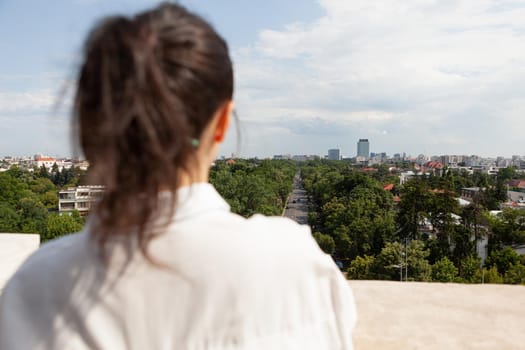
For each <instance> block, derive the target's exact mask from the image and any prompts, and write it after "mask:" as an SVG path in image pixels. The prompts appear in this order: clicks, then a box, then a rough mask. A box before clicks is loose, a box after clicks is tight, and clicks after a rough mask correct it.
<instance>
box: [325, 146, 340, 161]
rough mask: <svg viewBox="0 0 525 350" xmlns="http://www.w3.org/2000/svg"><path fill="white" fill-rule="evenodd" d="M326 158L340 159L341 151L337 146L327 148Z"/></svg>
mask: <svg viewBox="0 0 525 350" xmlns="http://www.w3.org/2000/svg"><path fill="white" fill-rule="evenodd" d="M328 159H330V160H339V159H341V152H340V151H339V149H338V148H334V149H329V150H328Z"/></svg>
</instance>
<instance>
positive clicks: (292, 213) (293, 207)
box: [284, 174, 308, 224]
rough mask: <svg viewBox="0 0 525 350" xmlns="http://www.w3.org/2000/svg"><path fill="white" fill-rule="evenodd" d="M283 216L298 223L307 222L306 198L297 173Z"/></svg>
mask: <svg viewBox="0 0 525 350" xmlns="http://www.w3.org/2000/svg"><path fill="white" fill-rule="evenodd" d="M284 216H286V217H288V218H290V219H292V220H295V221H297V222H298V223H300V224H308V198H307V196H306V191H305V190H304V189H303V186H302V184H301V178H300V177H299V174H296V175H295V178H294V184H293V191H292V193H291V194H290V197H289V198H288V205H287V206H286V209H285V211H284Z"/></svg>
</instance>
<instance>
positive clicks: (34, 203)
mask: <svg viewBox="0 0 525 350" xmlns="http://www.w3.org/2000/svg"><path fill="white" fill-rule="evenodd" d="M296 171H297V169H296V165H295V164H294V163H293V162H291V161H268V160H262V161H260V160H255V159H254V160H242V159H239V160H231V161H228V162H227V161H217V162H216V164H215V165H214V166H213V167H212V169H211V174H210V181H211V182H212V183H213V185H214V186H215V187H216V188H217V190H218V192H219V193H220V194H221V195H222V196H223V197H224V198H225V199H226V201H228V203H229V204H230V206H231V209H232V211H233V212H235V213H238V214H240V215H243V216H245V217H249V216H251V215H253V214H255V213H261V214H266V215H281V213H282V211H283V209H284V205H285V203H286V199H287V197H288V195H289V193H290V192H291V190H292V184H293V177H294V175H295V173H296ZM84 181H85V172H84V171H81V170H80V169H78V168H71V169H65V168H64V169H62V170H59V168H58V166H57V165H56V164H55V165H54V166H53V167H52V168H51V169H50V170H48V169H46V168H45V167H42V168H36V169H31V171H29V170H22V169H19V168H17V167H12V168H11V169H9V170H8V171H5V172H2V173H0V232H10V233H38V234H40V238H41V241H42V242H45V241H47V240H50V239H53V238H57V237H60V236H62V235H65V234H68V233H72V232H77V231H79V230H81V229H82V227H83V225H84V222H85V218H83V217H81V216H80V215H79V213H78V212H77V211H73V212H72V214H71V215H59V213H58V191H59V190H61V189H63V188H67V187H73V186H77V185H80V184H84Z"/></svg>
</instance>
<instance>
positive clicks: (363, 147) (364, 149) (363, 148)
mask: <svg viewBox="0 0 525 350" xmlns="http://www.w3.org/2000/svg"><path fill="white" fill-rule="evenodd" d="M357 156H358V157H363V158H366V159H368V158H370V143H369V142H368V139H359V142H357Z"/></svg>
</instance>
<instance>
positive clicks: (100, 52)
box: [74, 3, 233, 257]
mask: <svg viewBox="0 0 525 350" xmlns="http://www.w3.org/2000/svg"><path fill="white" fill-rule="evenodd" d="M232 94H233V70H232V63H231V60H230V56H229V53H228V47H227V44H226V42H225V41H224V40H223V39H222V38H221V37H220V36H219V35H218V34H217V33H216V32H215V30H214V29H213V28H212V27H211V26H210V25H209V24H208V23H207V22H206V21H204V20H203V19H202V18H200V17H198V16H196V15H194V14H192V13H190V12H188V11H187V10H186V9H185V8H183V7H181V6H179V5H176V4H171V3H164V4H161V5H159V6H158V7H156V8H154V9H152V10H150V11H146V12H143V13H140V14H138V15H137V16H135V17H124V16H115V17H109V18H106V19H104V20H102V21H101V22H100V23H99V24H98V25H96V26H95V28H94V29H93V30H92V32H91V33H90V35H89V37H88V39H87V41H86V43H85V48H84V61H83V63H82V65H81V68H80V72H79V76H78V82H77V90H76V94H75V101H74V120H75V122H76V124H77V128H78V131H79V138H80V145H81V147H82V150H83V152H84V155H85V156H86V158H87V160H88V161H89V163H90V176H91V178H90V179H91V181H92V182H94V183H97V184H101V185H104V186H105V187H106V190H105V194H104V196H103V197H102V198H101V200H100V202H99V203H98V205H97V206H96V207H95V208H94V214H95V216H96V219H95V220H93V222H94V223H95V227H94V229H93V230H91V235H92V236H91V237H92V238H94V239H95V240H96V241H97V242H98V243H99V244H100V245H101V246H102V247H104V246H105V244H106V243H107V241H108V240H110V239H111V238H112V237H117V236H120V237H126V239H128V238H129V240H130V241H131V240H136V243H137V244H138V246H139V247H140V250H141V251H142V253H143V254H144V255H145V256H146V257H149V256H148V253H147V243H148V242H149V241H150V240H151V239H152V238H153V237H154V236H155V235H156V234H158V233H160V231H159V230H156V229H154V226H155V225H153V224H152V222H155V221H156V220H157V219H158V218H157V217H156V215H157V214H158V212H159V209H160V208H159V192H160V191H161V190H168V191H170V192H171V193H172V194H174V193H175V191H176V189H177V187H178V184H179V179H180V174H181V172H186V173H188V174H190V175H191V170H192V165H194V164H196V158H195V154H196V150H195V146H194V145H193V144H192V140H193V139H198V138H199V137H200V136H201V133H202V131H203V130H204V129H205V127H206V126H207V125H208V124H209V122H210V121H211V119H212V117H213V115H214V113H215V111H216V110H217V109H218V108H219V107H220V106H221V104H223V103H225V102H227V101H229V100H231V99H232ZM170 198H171V201H172V202H171V205H170V208H172V209H171V211H170V213H171V215H173V211H174V210H175V209H174V208H175V204H176V203H175V198H176V197H175V196H174V195H172V196H171V197H170ZM171 215H170V216H171Z"/></svg>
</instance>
